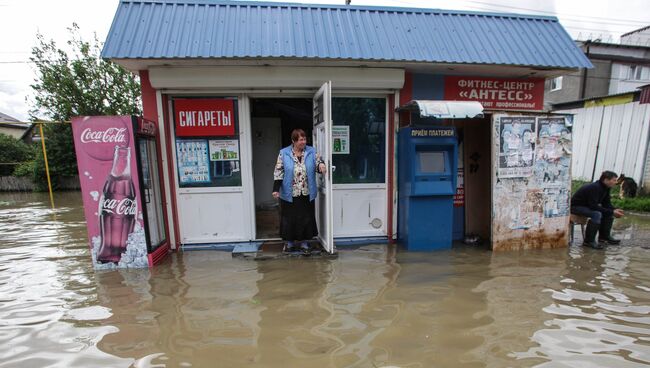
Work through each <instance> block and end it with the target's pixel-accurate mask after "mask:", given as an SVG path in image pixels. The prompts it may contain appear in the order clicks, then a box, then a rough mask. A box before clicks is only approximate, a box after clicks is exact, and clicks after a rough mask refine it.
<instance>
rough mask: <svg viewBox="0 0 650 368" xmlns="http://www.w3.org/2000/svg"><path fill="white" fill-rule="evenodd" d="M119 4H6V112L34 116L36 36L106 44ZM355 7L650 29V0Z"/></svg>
mask: <svg viewBox="0 0 650 368" xmlns="http://www.w3.org/2000/svg"><path fill="white" fill-rule="evenodd" d="M206 1H208V0H206ZM283 2H287V1H283ZM299 2H302V3H321V4H344V3H345V1H344V0H336V1H328V0H320V1H310V0H303V1H299ZM117 4H118V1H117V0H84V1H82V0H40V1H37V0H0V19H1V20H2V33H0V111H1V112H3V113H5V114H8V115H11V116H13V117H15V118H17V119H19V120H26V119H27V117H28V111H29V101H28V100H29V97H30V96H31V90H30V87H29V85H30V84H31V83H32V82H33V80H34V76H35V74H34V71H33V67H32V66H31V65H30V64H29V62H28V60H29V56H30V50H31V48H32V47H33V46H34V45H35V35H36V32H38V31H40V32H41V33H42V34H44V35H45V37H46V38H47V39H54V40H55V41H56V42H57V43H59V44H61V45H63V44H65V42H66V41H67V40H68V31H67V28H68V27H70V26H71V25H72V23H73V22H76V23H77V24H79V27H80V28H81V32H82V35H84V37H85V39H90V38H92V37H93V33H96V34H97V37H98V38H99V39H100V40H101V41H103V40H105V39H106V34H107V33H108V30H109V28H110V26H111V22H112V20H113V16H114V15H115V10H116V9H117ZM352 4H353V5H375V6H397V7H418V8H420V7H426V8H438V9H455V10H472V11H488V12H507V13H520V14H540V15H554V16H557V17H558V18H559V19H560V22H561V24H562V25H563V26H564V27H565V28H566V30H567V31H568V32H569V33H570V34H571V35H572V36H573V37H574V38H575V39H578V38H579V39H595V38H601V39H602V40H603V41H605V42H615V43H617V42H618V41H619V37H620V35H621V34H623V33H626V32H629V31H632V30H635V29H638V28H641V27H644V26H647V25H650V6H649V5H650V0H554V1H552V0H547V1H539V0H519V1H517V0H476V1H469V0H455V1H449V0H375V1H370V0H352Z"/></svg>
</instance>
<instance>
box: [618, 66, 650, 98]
mask: <svg viewBox="0 0 650 368" xmlns="http://www.w3.org/2000/svg"><path fill="white" fill-rule="evenodd" d="M637 67H640V68H642V72H641V79H640V80H635V79H629V72H630V65H628V64H617V63H613V64H612V77H611V80H610V82H609V93H608V94H610V95H616V94H619V93H625V92H633V91H636V90H637V89H638V88H639V87H641V86H644V85H646V84H648V83H650V67H648V66H641V65H638V66H637Z"/></svg>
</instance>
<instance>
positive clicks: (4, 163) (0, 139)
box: [0, 133, 35, 176]
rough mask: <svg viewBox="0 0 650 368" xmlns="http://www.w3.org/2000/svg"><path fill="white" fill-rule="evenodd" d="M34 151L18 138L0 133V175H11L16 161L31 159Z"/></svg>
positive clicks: (23, 161)
mask: <svg viewBox="0 0 650 368" xmlns="http://www.w3.org/2000/svg"><path fill="white" fill-rule="evenodd" d="M34 151H35V150H34V149H33V147H32V146H30V145H28V144H25V143H24V142H23V141H21V140H20V139H16V138H14V137H12V136H9V135H7V134H2V133H0V176H5V175H12V174H13V172H14V169H15V168H16V167H18V166H19V165H17V164H18V163H27V162H29V161H31V160H33V157H34Z"/></svg>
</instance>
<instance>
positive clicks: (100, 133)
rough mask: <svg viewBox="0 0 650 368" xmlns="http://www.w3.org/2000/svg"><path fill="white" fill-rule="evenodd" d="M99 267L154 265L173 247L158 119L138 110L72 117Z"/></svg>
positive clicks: (95, 262) (92, 248)
mask: <svg viewBox="0 0 650 368" xmlns="http://www.w3.org/2000/svg"><path fill="white" fill-rule="evenodd" d="M72 131H73V134H74V144H75V152H76V154H77V166H78V168H79V181H80V183H81V195H82V198H83V205H84V214H85V216H86V223H87V228H88V239H89V241H90V251H91V255H92V261H93V265H94V266H95V268H96V269H113V268H138V267H152V266H153V265H155V264H156V263H158V262H160V261H161V260H162V259H163V258H164V257H165V255H166V254H167V253H168V251H169V241H168V240H167V238H168V237H167V229H166V223H167V221H166V213H165V209H164V207H163V190H162V180H161V176H160V168H161V166H160V165H159V150H158V136H157V127H156V124H155V123H153V122H151V121H148V120H145V119H142V118H140V117H136V116H82V117H77V118H74V119H72Z"/></svg>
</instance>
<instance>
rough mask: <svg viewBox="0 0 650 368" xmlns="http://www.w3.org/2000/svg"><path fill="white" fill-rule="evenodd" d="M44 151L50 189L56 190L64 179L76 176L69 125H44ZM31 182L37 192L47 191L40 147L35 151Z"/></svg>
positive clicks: (75, 163) (75, 159) (75, 161)
mask: <svg viewBox="0 0 650 368" xmlns="http://www.w3.org/2000/svg"><path fill="white" fill-rule="evenodd" d="M43 134H44V135H45V145H46V147H45V149H46V150H47V161H48V162H47V163H48V167H49V169H50V178H51V179H52V187H53V189H54V190H56V189H58V183H59V182H60V181H61V180H62V179H64V178H70V177H74V176H76V175H77V157H76V156H75V152H74V142H73V138H72V127H71V125H70V124H44V125H43ZM32 180H33V181H34V184H36V189H37V190H47V175H46V173H45V159H44V158H43V150H42V148H41V146H39V149H38V150H37V154H36V157H35V162H34V166H33V170H32Z"/></svg>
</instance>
